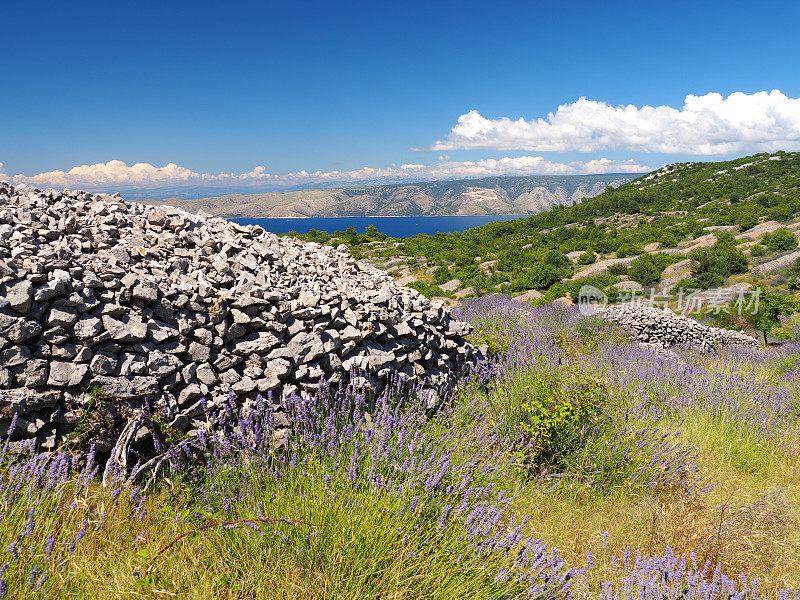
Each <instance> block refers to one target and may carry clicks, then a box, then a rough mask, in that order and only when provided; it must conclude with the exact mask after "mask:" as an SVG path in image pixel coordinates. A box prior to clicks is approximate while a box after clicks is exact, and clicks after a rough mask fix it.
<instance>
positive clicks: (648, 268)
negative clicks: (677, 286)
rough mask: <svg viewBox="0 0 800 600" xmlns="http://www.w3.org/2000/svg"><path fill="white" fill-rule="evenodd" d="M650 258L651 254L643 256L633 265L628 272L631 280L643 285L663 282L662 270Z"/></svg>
mask: <svg viewBox="0 0 800 600" xmlns="http://www.w3.org/2000/svg"><path fill="white" fill-rule="evenodd" d="M650 256H651V255H650V254H643V255H642V256H640V257H639V258H637V259H636V260H634V261H633V262H632V263H631V267H630V269H629V270H628V273H629V275H630V278H631V279H633V280H634V281H637V282H639V283H641V284H642V285H654V284H656V283H658V282H659V281H661V270H659V268H658V267H657V266H656V265H655V263H654V262H653V260H652V259H651V258H650Z"/></svg>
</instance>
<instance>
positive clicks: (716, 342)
mask: <svg viewBox="0 0 800 600" xmlns="http://www.w3.org/2000/svg"><path fill="white" fill-rule="evenodd" d="M602 316H603V317H604V318H605V319H606V320H608V321H611V322H613V323H616V324H618V325H620V326H621V327H622V328H623V329H625V330H627V331H629V332H630V333H632V334H633V336H634V337H635V338H636V340H638V341H639V342H642V343H646V344H653V345H655V346H659V347H662V348H668V347H670V346H687V347H690V348H697V349H700V350H701V351H709V350H713V349H714V348H716V347H718V346H748V347H758V341H757V340H756V339H755V338H752V337H750V336H749V335H746V334H744V333H740V332H738V331H731V330H728V329H720V328H718V327H710V326H708V325H704V324H703V323H700V322H699V321H696V320H694V319H691V318H689V317H684V316H680V315H676V314H675V313H673V312H672V311H670V310H663V309H659V308H655V307H652V306H647V305H645V304H641V303H627V304H615V305H610V306H607V307H605V309H603V312H602Z"/></svg>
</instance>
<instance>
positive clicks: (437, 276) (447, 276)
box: [433, 267, 453, 285]
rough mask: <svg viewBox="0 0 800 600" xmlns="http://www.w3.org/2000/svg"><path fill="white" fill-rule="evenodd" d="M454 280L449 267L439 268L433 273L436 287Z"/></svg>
mask: <svg viewBox="0 0 800 600" xmlns="http://www.w3.org/2000/svg"><path fill="white" fill-rule="evenodd" d="M452 278H453V274H452V273H451V272H450V269H448V268H447V267H438V268H437V269H436V270H435V271H434V272H433V284H434V285H442V284H443V283H447V282H448V281H450V280H451V279H452Z"/></svg>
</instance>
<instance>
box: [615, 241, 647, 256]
mask: <svg viewBox="0 0 800 600" xmlns="http://www.w3.org/2000/svg"><path fill="white" fill-rule="evenodd" d="M641 253H642V251H641V250H640V249H638V248H636V247H635V246H634V245H633V244H629V243H627V242H626V243H624V244H621V245H620V246H619V247H618V248H617V258H627V257H628V256H636V255H637V254H641Z"/></svg>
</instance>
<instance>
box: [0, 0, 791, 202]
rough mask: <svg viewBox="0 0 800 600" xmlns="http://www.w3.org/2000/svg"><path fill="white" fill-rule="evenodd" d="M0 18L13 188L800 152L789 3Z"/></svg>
mask: <svg viewBox="0 0 800 600" xmlns="http://www.w3.org/2000/svg"><path fill="white" fill-rule="evenodd" d="M112 7H113V8H112ZM3 21H4V23H5V24H6V26H5V27H4V32H3V37H4V39H3V46H4V51H3V52H2V57H1V58H0V73H2V74H3V79H4V81H5V82H6V83H7V85H6V86H4V91H3V93H2V94H0V115H2V117H0V118H2V121H0V162H2V163H3V164H2V167H0V172H2V173H5V174H6V176H7V177H15V180H16V181H23V180H29V181H31V182H34V183H37V184H38V183H41V184H44V183H50V182H52V184H53V185H59V184H72V183H75V184H81V183H82V184H84V187H88V188H91V185H90V184H91V183H96V184H97V185H98V186H99V187H103V186H105V187H109V186H111V187H113V186H115V185H116V186H118V187H125V186H126V185H134V186H136V185H138V186H147V185H153V186H155V185H161V184H166V183H178V184H180V183H181V182H185V183H190V182H191V183H194V184H197V183H201V184H202V183H214V184H215V185H220V184H222V185H231V186H239V185H268V184H269V185H288V184H293V183H296V184H298V185H301V184H303V183H308V184H313V183H314V182H315V181H317V180H319V181H326V182H335V181H337V180H346V179H348V178H349V179H354V180H356V179H359V178H362V179H364V180H367V179H376V180H377V179H385V180H391V179H398V180H401V179H404V178H405V179H408V178H414V177H416V178H434V177H439V176H460V175H464V174H466V175H475V176H477V175H481V174H495V173H496V174H502V173H505V172H508V173H514V174H516V173H522V172H537V171H538V172H543V173H547V172H575V173H579V172H591V171H595V172H600V171H602V170H636V169H637V168H639V167H657V166H660V165H661V164H664V163H665V162H674V161H676V160H707V159H716V158H725V157H728V156H734V155H741V154H745V153H748V152H751V151H758V150H764V149H777V148H785V149H790V150H791V149H798V148H800V100H797V99H798V98H800V52H798V50H797V46H796V41H795V40H796V36H797V23H798V22H800V3H797V2H789V1H786V2H758V3H756V2H738V3H737V2H731V1H726V2H708V1H703V2H698V1H696V0H695V1H694V2H681V1H676V2H670V3H652V2H641V1H639V2H614V3H598V2H570V3H557V2H547V3H543V2H525V3H522V2H520V3H486V2H481V3H478V2H474V3H473V2H452V3H451V2H437V3H430V2H426V3H414V2H405V3H381V2H369V3H337V2H324V3H316V2H296V3H292V4H291V5H290V3H286V2H281V3H270V2H258V3H255V2H254V3H244V2H228V3H225V4H211V3H203V2H191V3H182V2H158V3H156V2H146V1H144V2H136V3H114V4H109V3H107V2H104V3H100V2H97V3H93V2H72V3H66V2H62V3H58V5H57V6H56V5H54V4H52V3H39V2H5V3H4V10H3ZM771 90H780V91H781V94H780V95H776V94H775V93H773V94H771V95H770V94H768V93H769V92H770V91H771ZM759 92H763V93H764V94H762V95H761V96H758V95H754V94H757V93H759ZM709 93H716V94H719V95H720V96H719V97H708V96H706V94H709ZM731 94H738V95H737V96H735V97H732V96H731ZM689 95H694V96H698V97H701V98H702V101H699V102H696V103H695V106H694V108H692V107H690V109H689V110H688V111H687V110H685V109H684V103H685V101H686V98H687V96H689ZM582 97H583V98H586V99H587V102H586V103H583V104H581V103H580V99H581V98H582ZM561 105H567V107H568V109H569V110H566V111H564V112H563V115H560V116H559V115H557V118H556V119H555V120H552V119H549V118H548V114H549V113H552V112H555V111H557V109H558V107H559V106H561ZM623 105H632V106H631V107H630V109H629V110H628V112H627V113H626V112H624V111H621V110H615V108H616V107H619V106H623ZM646 106H653V107H662V109H660V110H657V111H655V112H648V111H647V110H646V109H643V108H642V107H646ZM666 107H671V109H667V108H666ZM671 110H674V111H675V112H671ZM470 111H475V112H472V113H471V112H470ZM462 115H467V116H465V117H462ZM460 117H461V118H462V121H459V118H460ZM519 118H522V119H524V120H525V121H524V123H522V124H520V123H517V122H516V120H517V119H519ZM540 118H541V119H544V120H545V123H544V125H543V126H540V127H531V124H532V123H535V122H536V120H537V119H540ZM459 123H460V125H459ZM651 125H652V127H651ZM670 140H671V142H670ZM668 142H669V143H668ZM430 148H435V150H431V149H430ZM520 157H524V159H521V158H520ZM111 161H113V162H111ZM119 161H121V162H119ZM598 161H601V162H598ZM122 163H124V166H122ZM136 163H145V164H146V165H149V166H148V167H138V169H137V170H135V171H133V170H131V168H130V167H131V166H132V165H134V164H136ZM170 163H172V164H173V166H174V168H172V167H170V169H167V170H166V171H165V170H163V168H164V167H165V166H166V165H168V164H170ZM404 164H406V165H408V164H412V165H415V167H413V168H409V167H407V168H402V165H404ZM84 165H89V166H91V165H94V167H87V168H84V169H83V170H81V169H80V167H82V166H84ZM75 167H78V168H79V169H78V170H77V171H74V172H73V174H72V175H71V176H70V173H69V172H70V170H71V169H73V168H75ZM364 167H368V169H367V170H366V171H364V170H362V169H363V168H364ZM254 169H255V171H254ZM317 170H319V171H321V172H322V174H321V175H319V176H318V177H316V179H315V178H314V177H313V176H311V175H308V173H312V172H314V171H317ZM303 172H306V174H303ZM331 172H339V173H334V174H331ZM248 173H249V174H250V175H249V176H248V175H247V174H248ZM204 174H205V177H204ZM219 174H234V175H235V177H227V179H225V178H223V179H219V178H218V179H214V177H215V176H218V175H219ZM287 174H292V175H287ZM37 176H39V177H38V179H37ZM104 177H105V178H106V179H105V180H104V179H103V178H104ZM287 177H288V179H287ZM281 178H283V179H281ZM326 178H327V179H326Z"/></svg>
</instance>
